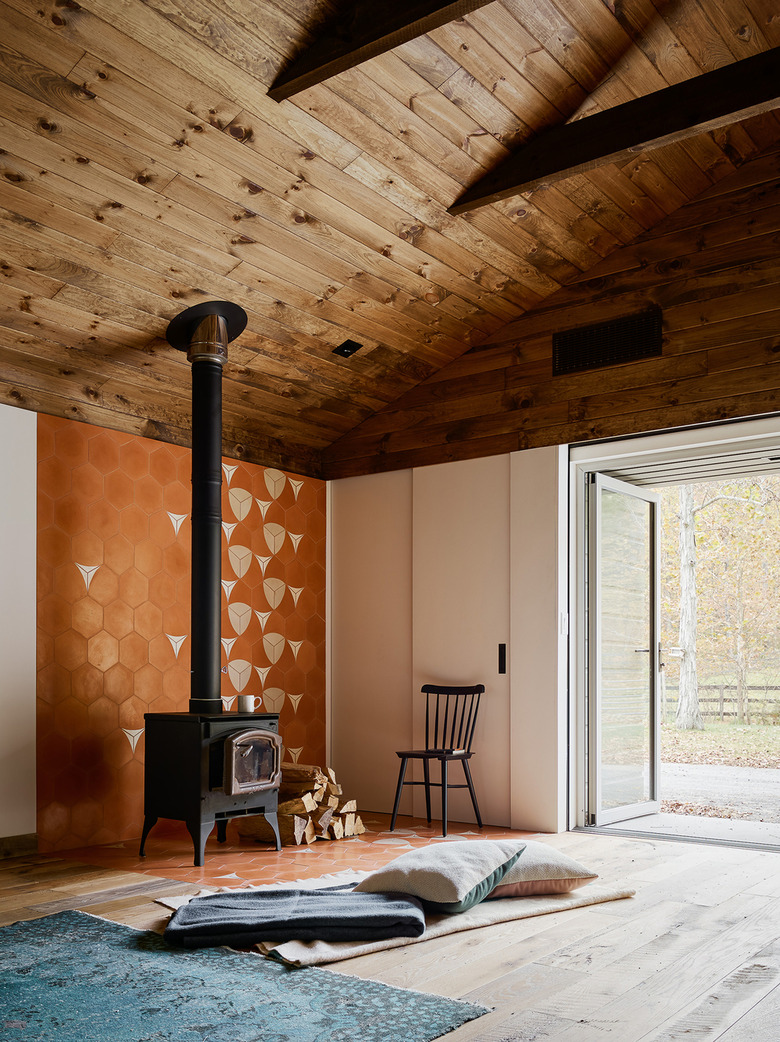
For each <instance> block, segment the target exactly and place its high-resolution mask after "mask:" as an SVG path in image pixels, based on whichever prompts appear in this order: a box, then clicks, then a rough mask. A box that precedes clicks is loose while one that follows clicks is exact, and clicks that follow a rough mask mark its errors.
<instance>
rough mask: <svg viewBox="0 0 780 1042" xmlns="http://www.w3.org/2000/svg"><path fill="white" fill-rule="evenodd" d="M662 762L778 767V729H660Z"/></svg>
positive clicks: (728, 727)
mask: <svg viewBox="0 0 780 1042" xmlns="http://www.w3.org/2000/svg"><path fill="white" fill-rule="evenodd" d="M661 762H662V763H703V764H718V765H721V766H725V767H763V768H767V769H777V768H780V727H763V728H749V727H739V726H736V725H728V726H727V727H726V728H723V727H718V728H715V727H712V728H707V729H705V730H704V731H678V730H677V729H676V728H675V727H674V725H671V726H669V725H667V726H666V727H662V728H661Z"/></svg>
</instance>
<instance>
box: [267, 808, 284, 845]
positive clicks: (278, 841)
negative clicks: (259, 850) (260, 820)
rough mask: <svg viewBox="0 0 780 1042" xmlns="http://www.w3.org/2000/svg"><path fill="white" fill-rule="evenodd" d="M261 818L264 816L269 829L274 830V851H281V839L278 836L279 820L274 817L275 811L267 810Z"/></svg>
mask: <svg viewBox="0 0 780 1042" xmlns="http://www.w3.org/2000/svg"><path fill="white" fill-rule="evenodd" d="M263 816H264V818H265V820H266V821H267V822H268V824H269V825H270V826H271V828H272V829H273V830H274V835H275V836H276V849H277V850H281V849H282V841H281V838H280V836H279V819H278V818H277V816H276V811H275V810H267V811H265V813H264V815H263Z"/></svg>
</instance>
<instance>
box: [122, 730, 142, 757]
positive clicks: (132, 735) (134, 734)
mask: <svg viewBox="0 0 780 1042" xmlns="http://www.w3.org/2000/svg"><path fill="white" fill-rule="evenodd" d="M122 730H123V731H124V733H125V738H126V739H127V740H128V742H129V743H130V748H131V749H132V750H133V752H135V747H136V746H137V745H138V739H139V738H140V737H141V735H142V734H143V733H144V729H143V727H138V728H130V727H123V728H122Z"/></svg>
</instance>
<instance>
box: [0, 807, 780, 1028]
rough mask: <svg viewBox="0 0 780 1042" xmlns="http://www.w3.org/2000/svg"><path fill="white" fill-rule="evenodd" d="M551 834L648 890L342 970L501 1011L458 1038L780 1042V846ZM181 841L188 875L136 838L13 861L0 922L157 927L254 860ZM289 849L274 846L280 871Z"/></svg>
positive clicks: (374, 850) (383, 857)
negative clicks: (79, 918) (167, 902)
mask: <svg viewBox="0 0 780 1042" xmlns="http://www.w3.org/2000/svg"><path fill="white" fill-rule="evenodd" d="M404 826H405V828H406V829H407V830H408V831H407V833H406V834H407V836H408V835H412V836H413V837H414V841H415V842H414V845H418V844H419V843H420V842H427V841H430V840H431V839H432V837H433V836H434V835H435V834H436V833H435V831H434V832H431V830H428V829H426V828H425V827H424V826H420V825H419V823H416V822H415V823H411V822H409V821H407V822H405V823H404ZM382 828H383V823H382V822H381V820H380V821H378V822H375V823H374V829H373V830H372V832H371V833H369V834H367V835H366V836H365V837H361V845H360V846H359V847H358V846H355V847H354V848H352V849H353V851H354V854H355V855H357V854H358V851H359V852H360V858H359V860H360V862H361V866H362V867H365V865H366V864H367V863H369V862H370V861H372V860H373V861H375V863H377V864H384V863H386V862H387V861H389V860H391V859H392V857H394V856H396V855H397V854H398V853H400V852H401V851H400V850H399V848H398V847H397V846H393V845H388V840H387V833H386V832H384V834H383V833H382ZM492 831H493V830H491V832H492ZM496 831H497V830H496ZM501 834H502V835H506V834H507V833H506V832H504V831H503V830H501ZM470 835H472V836H473V835H474V833H473V832H471V833H470ZM538 838H542V839H543V840H544V842H548V843H550V844H551V845H553V846H555V847H558V848H559V849H561V850H565V851H567V852H568V853H570V854H572V855H573V856H574V857H576V858H578V859H579V860H580V861H583V862H585V863H586V864H587V865H589V866H592V867H593V868H594V869H595V870H596V871H598V872H599V874H600V877H601V881H602V882H603V883H605V884H612V883H614V884H617V885H625V884H627V885H629V886H632V887H634V888H635V889H636V896H635V897H633V898H631V899H629V900H623V901H616V902H611V903H609V904H603V905H594V906H590V907H587V908H583V909H577V910H573V911H569V912H560V913H556V914H553V915H546V916H539V917H537V918H534V919H525V920H518V921H517V922H513V923H505V924H501V925H498V926H494V927H490V928H489V929H486V930H480V931H473V932H471V933H462V934H455V935H452V936H450V937H442V938H438V939H435V940H432V941H426V942H422V943H420V944H415V945H411V946H408V947H403V948H396V949H392V950H390V951H387V952H381V953H377V954H375V955H372V956H367V957H364V958H361V959H352V960H349V961H348V962H344V963H340V964H337V965H335V966H334V967H333V968H334V969H337V970H339V971H340V972H343V973H348V974H352V975H355V976H362V977H371V978H374V979H376V980H381V981H384V982H385V983H387V984H394V985H397V986H400V987H405V988H414V989H419V990H422V991H429V992H435V993H437V994H442V995H450V996H452V997H455V998H464V999H468V1000H470V1001H474V1002H479V1003H481V1004H483V1005H485V1006H489V1007H492V1009H493V1011H492V1012H491V1013H489V1014H488V1015H487V1016H485V1017H482V1018H480V1019H479V1020H477V1021H475V1022H472V1023H471V1024H467V1025H464V1026H463V1027H462V1028H459V1029H458V1030H457V1031H455V1032H453V1033H452V1034H450V1035H448V1036H447V1039H448V1042H449V1040H451V1042H467V1040H471V1042H474V1040H479V1042H542V1040H544V1042H607V1040H609V1042H682V1040H683V1039H685V1040H695V1042H715V1040H718V1042H778V1040H780V855H778V854H776V853H768V852H757V851H753V850H745V849H735V848H728V847H718V846H712V845H705V844H694V843H684V842H668V841H664V840H656V839H652V840H647V839H633V838H626V837H617V836H604V835H591V834H583V833H567V834H564V835H560V836H551V837H538ZM176 842H179V843H180V847H181V850H180V853H181V855H182V857H181V863H182V871H181V877H182V878H175V877H174V876H173V874H172V871H171V867H170V850H167V851H166V854H165V857H163V856H162V855H161V857H160V861H159V863H158V865H159V867H158V869H157V871H155V867H156V866H155V861H154V859H153V858H147V859H146V861H144V862H140V861H138V859H137V858H135V856H134V853H133V850H132V846H133V845H132V844H128V845H127V850H126V851H124V852H123V851H122V850H121V849H118V848H117V847H116V846H114V847H112V848H96V849H95V850H93V851H79V852H77V853H74V852H70V853H68V854H67V855H63V854H59V855H38V856H31V857H24V858H15V859H8V860H6V861H0V923H8V922H13V921H15V920H17V919H28V918H37V917H39V916H43V915H48V914H51V913H52V912H55V911H58V910H60V909H64V908H81V909H84V910H85V911H89V912H92V913H94V914H96V915H101V916H104V917H106V918H108V919H112V920H115V921H117V922H122V923H126V924H127V925H130V926H134V927H137V928H143V929H157V930H160V929H162V927H163V925H164V921H165V912H164V910H163V909H161V907H160V906H159V905H155V904H154V903H153V902H154V899H155V898H156V897H158V896H163V895H166V894H167V895H170V894H181V893H195V892H197V890H198V889H199V888H200V887H201V886H205V885H214V884H217V885H222V886H224V885H230V881H229V879H226V877H225V874H224V872H225V867H226V865H227V867H230V858H231V857H233V856H234V857H235V858H236V864H238V863H239V860H238V859H240V858H241V857H242V852H241V850H240V849H234V850H231V849H230V848H229V849H228V851H227V854H226V855H224V854H223V856H222V857H221V858H220V860H219V863H218V868H215V870H214V873H210V871H209V863H208V856H207V864H206V866H205V868H204V869H201V870H198V872H197V873H195V875H193V873H192V871H191V870H190V871H184V870H183V866H184V864H185V862H186V861H187V859H188V858H189V863H190V865H191V847H190V849H189V851H188V850H187V840H186V839H182V840H181V841H176ZM353 842H354V841H349V843H353ZM366 844H368V846H366ZM169 845H170V844H169ZM174 845H175V843H174ZM333 846H334V854H333V863H332V864H328V857H327V854H325V855H323V854H321V853H317V854H316V861H317V864H316V869H317V872H318V873H319V874H322V873H324V872H328V871H333V870H336V869H339V868H344V867H346V865H347V863H348V861H349V850H350V847H349V845H348V844H341V845H339V846H338V849H337V850H336V845H335V844H334V845H333ZM317 850H318V851H319V846H318V848H317ZM243 856H244V857H246V851H244V854H243ZM285 856H286V852H285V851H283V852H282V854H281V855H276V854H275V852H270V853H269V855H268V857H269V864H270V863H273V865H274V866H275V869H274V874H275V875H276V876H279V874H280V870H279V867H278V866H279V864H280V857H281V858H282V859H283V858H284V857H285ZM311 856H315V855H311ZM301 859H303V861H305V860H306V859H305V856H304V855H303V853H301V854H300V855H298V857H297V859H293V861H292V862H291V867H290V873H291V874H290V875H289V878H291V879H292V878H300V877H301V876H302V875H304V874H307V875H311V874H312V872H311V871H309V872H306V873H304V872H302V871H301V870H300V868H297V875H296V874H295V872H296V868H295V865H299V864H300V862H301ZM312 867H313V866H312ZM356 1042H359V1040H356ZM393 1042H394V1040H393Z"/></svg>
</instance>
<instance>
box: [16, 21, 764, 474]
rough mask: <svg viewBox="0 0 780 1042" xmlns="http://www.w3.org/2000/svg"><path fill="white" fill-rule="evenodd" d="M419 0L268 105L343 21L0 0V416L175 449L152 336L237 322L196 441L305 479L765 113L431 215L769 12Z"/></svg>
mask: <svg viewBox="0 0 780 1042" xmlns="http://www.w3.org/2000/svg"><path fill="white" fill-rule="evenodd" d="M399 4H400V9H401V11H402V13H403V12H404V10H405V9H408V10H406V17H407V20H408V21H412V20H413V12H412V9H413V8H415V7H419V6H426V5H425V4H424V3H423V4H420V3H415V2H414V0H406V3H405V4H404V3H400V0H399ZM427 6H429V7H433V8H448V10H447V11H446V14H447V17H450V16H452V15H453V14H454V15H455V16H456V17H455V18H454V20H450V21H445V22H444V23H443V24H441V25H438V26H437V27H434V28H431V27H429V26H428V31H427V33H425V34H424V35H417V36H413V38H411V39H409V40H407V42H404V43H401V44H398V45H396V46H395V47H394V48H393V49H391V50H386V51H384V52H383V53H380V54H377V55H376V56H375V57H371V58H369V59H368V60H366V61H364V62H362V63H361V64H358V65H355V66H354V67H351V68H344V69H343V71H340V72H338V73H337V74H336V75H334V76H332V77H331V78H329V79H327V80H326V81H324V82H321V83H315V84H314V85H312V86H309V87H307V88H306V89H304V90H302V91H301V92H299V93H296V94H294V95H292V96H291V97H290V98H288V99H285V100H282V101H276V100H273V99H272V98H271V97H269V93H268V92H269V88H270V87H271V85H272V84H273V83H274V81H276V80H278V78H279V76H280V74H283V73H284V72H285V70H289V69H293V68H294V66H293V65H291V62H293V61H294V59H296V57H299V56H300V55H302V54H303V55H305V54H306V52H307V48H308V47H309V46H310V45H311V44H312V43H313V42H315V41H317V40H319V41H322V40H323V39H326V40H327V39H330V37H332V36H333V35H334V33H335V34H336V35H338V30H339V28H343V27H344V26H347V27H348V26H349V24H350V21H349V8H350V7H351V5H346V4H344V3H342V2H341V0H187V2H185V0H82V2H79V3H77V2H76V0H40V2H38V3H31V2H30V0H0V18H1V19H2V26H3V31H2V39H0V48H1V49H2V59H1V60H0V174H1V175H2V176H0V271H1V272H2V276H3V277H2V280H1V281H0V401H3V402H5V403H8V404H11V405H16V406H19V407H22V408H27V409H33V410H37V411H40V412H45V413H51V414H55V415H59V416H67V417H71V418H74V419H78V420H84V421H87V422H90V423H96V424H100V425H102V426H106V427H112V428H116V429H120V430H127V431H133V432H136V433H139V434H143V435H146V436H148V437H152V438H158V439H161V440H166V441H173V442H177V443H179V444H188V443H189V426H190V402H189V386H190V373H189V365H188V363H187V361H186V358H185V357H184V356H183V355H182V354H180V353H179V352H177V351H175V350H174V349H172V348H170V347H169V346H168V344H167V342H166V341H165V331H166V328H167V325H168V322H169V321H170V320H171V319H172V318H173V317H174V316H175V315H176V314H178V313H179V312H180V311H181V310H183V309H184V308H185V307H188V306H190V305H192V304H196V303H199V302H201V301H204V300H212V299H226V300H231V301H234V302H236V303H238V304H240V305H241V306H242V307H243V308H244V309H245V310H246V311H247V314H248V317H249V321H248V326H247V329H246V331H245V332H244V333H243V334H242V335H241V337H240V338H239V339H238V340H236V341H235V342H234V343H233V344H231V345H230V351H229V355H230V360H229V363H228V365H227V366H226V369H225V374H224V375H225V379H224V394H223V403H224V451H225V453H226V454H227V455H230V456H232V457H234V458H237V459H247V460H250V461H254V462H259V463H264V464H267V465H274V466H281V467H283V468H286V469H290V470H294V471H297V472H299V473H303V474H309V475H318V474H321V473H322V454H323V452H324V451H325V450H327V449H328V448H329V447H330V446H331V445H333V444H334V443H335V442H337V441H338V440H339V439H340V438H341V437H342V436H344V435H345V434H346V433H347V432H349V431H351V430H352V429H353V428H355V427H356V426H358V425H359V424H360V423H362V422H363V421H364V420H366V419H367V418H368V417H370V416H372V415H374V414H376V413H377V412H379V411H380V410H382V409H383V408H384V407H385V406H387V405H389V404H390V403H392V402H394V401H395V400H397V399H398V398H399V397H400V396H401V395H403V394H404V393H405V392H407V391H409V390H410V389H411V388H413V387H415V386H416V385H418V384H419V383H420V382H421V381H423V380H425V379H426V378H428V377H430V376H432V375H433V374H436V373H439V372H440V371H441V370H442V369H443V368H444V367H445V366H447V365H448V364H449V363H451V362H453V361H454V360H455V359H457V358H458V357H460V356H461V355H463V354H464V353H465V352H466V351H468V350H469V349H470V348H472V347H474V346H475V345H478V344H480V343H482V342H483V341H485V340H486V339H487V338H489V337H493V336H495V334H496V333H497V332H498V331H499V330H501V329H502V328H503V327H504V326H506V325H508V324H509V323H511V322H513V321H515V320H517V319H518V318H519V317H520V316H521V315H523V314H524V313H525V312H527V311H529V310H532V309H534V308H535V307H537V306H538V305H540V304H541V303H542V302H543V301H544V300H545V299H546V298H548V297H549V296H550V295H551V294H552V293H554V292H555V291H556V290H558V289H559V288H560V287H561V286H565V285H569V284H572V283H573V282H575V281H576V280H578V279H579V278H581V277H582V276H583V273H585V272H587V271H588V270H589V269H590V268H592V267H593V266H594V265H595V264H596V263H597V262H599V261H600V260H601V259H602V258H604V257H606V256H607V255H609V254H610V253H612V252H613V251H615V250H617V249H619V248H620V247H621V246H623V245H625V244H627V243H629V242H632V241H633V240H635V239H636V238H637V237H638V236H640V235H641V234H642V233H643V232H645V231H647V230H648V229H650V228H652V227H654V226H655V225H657V224H658V223H659V222H660V221H662V220H663V219H664V218H665V217H666V216H667V215H668V214H670V213H672V212H673V211H675V210H677V209H678V208H679V207H680V206H682V205H683V204H685V203H686V202H688V201H689V200H691V199H693V198H695V197H696V196H698V195H699V194H700V193H702V192H704V191H706V190H707V189H708V188H710V187H711V186H712V185H713V184H714V183H716V182H718V181H719V180H720V179H722V178H723V177H725V176H727V175H728V174H729V173H732V172H733V171H734V170H735V168H736V167H738V166H740V165H741V164H742V163H743V162H745V161H746V160H747V159H749V158H751V157H752V156H755V155H756V154H758V153H761V152H762V151H764V150H766V149H771V148H773V147H774V146H776V145H777V143H778V141H780V121H778V118H777V116H776V109H775V105H776V100H775V101H773V100H772V99H771V98H770V99H769V100H768V101H766V100H765V101H763V102H760V101H759V102H757V103H755V104H754V107H753V108H751V107H750V103H749V102H747V101H746V102H744V103H742V102H738V101H734V102H733V103H732V105H731V107H729V104H728V102H726V103H725V105H724V106H723V107H722V109H721V116H720V118H719V119H715V120H714V121H712V120H711V121H710V122H707V120H706V118H705V117H703V116H698V115H697V114H696V113H695V112H693V111H692V112H691V114H690V117H689V120H688V123H689V125H698V124H702V123H704V124H705V125H707V126H708V127H709V128H710V129H708V130H707V131H701V130H699V131H698V132H697V133H695V134H693V136H689V135H686V134H683V133H680V132H678V131H674V132H673V133H672V134H671V137H667V138H665V139H664V140H665V141H666V143H664V144H662V145H660V146H658V143H657V141H656V142H655V143H654V147H640V148H639V149H638V150H635V151H631V150H629V151H627V150H626V149H625V148H623V150H622V151H616V149H615V148H614V147H613V148H612V151H609V149H607V151H606V152H603V149H602V152H603V154H605V155H610V156H612V158H611V159H610V160H609V161H608V160H606V159H605V160H603V161H599V160H598V159H596V160H593V159H589V160H588V161H587V162H583V163H582V164H581V166H580V167H579V168H575V169H574V170H571V169H570V170H563V171H562V172H561V173H560V174H559V175H557V176H556V177H555V178H553V177H551V176H545V177H542V178H541V182H540V183H536V184H535V186H534V187H531V188H525V189H523V190H519V191H518V190H515V189H514V188H512V187H511V185H512V184H513V183H516V182H511V181H510V190H509V191H505V193H504V196H503V197H501V198H499V199H497V201H493V202H489V203H485V202H484V200H478V203H479V205H476V206H475V208H473V209H464V210H463V211H462V212H458V213H455V210H458V207H457V203H458V200H460V199H461V197H462V196H464V193H465V192H467V191H468V190H470V189H471V190H474V189H475V186H479V185H480V183H481V182H482V179H483V178H484V177H486V175H490V174H492V172H493V171H497V172H498V171H499V170H500V169H501V168H502V165H504V168H505V169H506V167H505V161H506V160H507V159H508V157H510V156H513V157H515V156H518V155H519V156H522V155H523V148H524V146H526V145H527V144H528V143H529V142H532V141H533V142H542V141H543V140H544V137H545V131H547V132H548V134H550V135H552V134H553V133H555V132H556V131H555V128H561V127H562V126H563V125H564V124H567V123H571V122H573V121H578V120H582V119H585V118H589V117H593V116H594V115H595V114H597V113H601V112H605V111H607V110H616V111H617V109H618V106H621V105H624V104H625V103H628V102H632V101H634V99H639V98H644V97H645V96H647V95H650V94H653V93H655V92H657V91H661V90H664V89H665V88H668V87H670V86H671V85H677V84H685V83H686V82H688V81H692V80H693V79H694V78H696V77H701V76H703V75H704V74H707V73H714V72H715V71H716V70H719V69H724V70H727V69H728V67H730V66H732V65H734V63H735V62H739V61H743V60H745V59H752V58H754V56H756V55H761V54H764V53H765V52H768V51H770V50H771V49H772V48H776V47H778V46H780V8H778V4H777V0H669V2H664V0H496V2H493V3H488V4H484V3H483V4H480V3H471V4H469V3H465V4H462V5H460V11H466V13H464V14H462V15H461V14H460V11H459V10H449V8H458V7H459V5H457V4H455V5H453V4H450V5H444V4H435V3H434V4H428V5H427ZM358 13H360V12H358ZM432 24H433V23H432ZM345 32H346V30H345V31H344V32H342V36H344V35H345ZM396 39H397V37H391V39H390V42H391V43H392V42H395V41H396ZM774 58H775V59H776V58H777V53H775V55H774ZM774 68H775V70H776V68H777V66H776V65H775V66H774ZM774 75H775V78H776V76H777V73H776V71H775V74H774ZM739 78H740V77H739V75H738V76H737V77H736V79H734V78H732V82H733V83H736V82H738V81H739ZM743 78H747V79H749V80H750V81H751V83H752V81H753V79H754V76H753V75H752V74H751V75H750V76H748V77H743ZM769 78H770V79H771V75H770V77H769ZM724 82H726V81H724ZM705 93H711V92H710V91H709V90H708V91H706V92H705ZM716 93H718V92H717V91H716ZM719 93H723V91H720V92H719ZM770 93H771V92H770ZM691 104H692V103H691ZM661 107H662V108H664V109H666V108H668V107H669V106H667V105H662V106H661ZM673 107H675V108H678V107H679V106H677V105H675V106H673ZM630 111H632V110H627V112H630ZM753 112H754V113H757V114H754V115H749V116H748V118H744V117H745V114H746V113H753ZM734 120H737V121H736V122H735V121H734ZM593 126H594V127H595V126H596V124H593ZM586 136H589V135H586ZM656 136H657V135H656ZM548 140H553V139H552V138H551V137H550V138H549V139H548ZM643 141H644V139H643V138H642V136H641V134H640V135H639V136H638V137H637V141H636V142H635V144H639V145H641V144H642V143H643ZM564 142H565V138H564ZM565 147H566V146H565V143H564V149H565ZM603 148H607V146H606V145H604V146H603ZM558 158H559V159H560V155H559V156H558ZM513 162H514V160H513ZM560 165H563V166H564V167H565V165H566V164H565V162H564V163H563V164H561V163H560V162H559V166H560ZM528 180H531V179H530V178H528ZM485 184H486V185H488V186H489V187H490V182H488V181H486V182H485ZM477 194H479V192H478V188H477ZM464 198H465V197H464ZM347 339H351V340H354V341H357V342H358V343H360V344H361V345H362V348H361V349H360V351H359V352H358V353H357V354H355V355H353V356H352V357H351V358H342V357H340V356H338V355H335V354H333V350H334V348H336V347H337V346H338V345H340V344H341V343H342V342H343V341H345V340H347Z"/></svg>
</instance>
